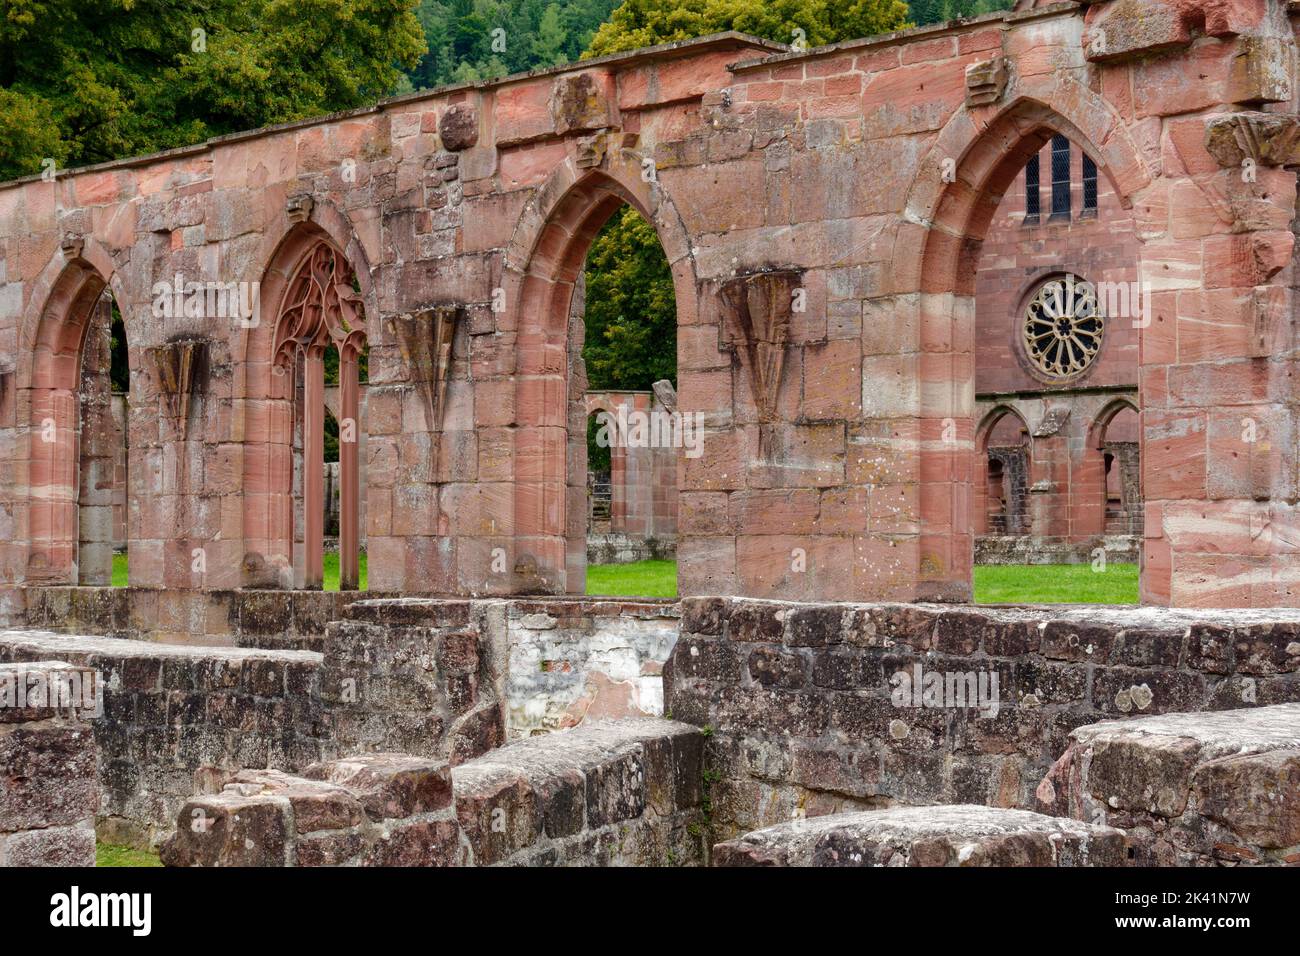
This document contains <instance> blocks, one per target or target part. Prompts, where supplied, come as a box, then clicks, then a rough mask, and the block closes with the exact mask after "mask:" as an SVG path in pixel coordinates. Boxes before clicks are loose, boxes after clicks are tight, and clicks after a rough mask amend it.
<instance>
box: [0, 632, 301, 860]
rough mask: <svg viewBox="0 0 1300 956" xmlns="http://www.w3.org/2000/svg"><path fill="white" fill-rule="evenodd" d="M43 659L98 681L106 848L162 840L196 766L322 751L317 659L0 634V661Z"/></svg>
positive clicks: (264, 763) (258, 762)
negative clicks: (92, 674)
mask: <svg viewBox="0 0 1300 956" xmlns="http://www.w3.org/2000/svg"><path fill="white" fill-rule="evenodd" d="M42 660H60V661H65V662H67V663H69V664H73V665H75V666H77V667H82V668H88V669H91V670H95V671H97V672H98V673H99V674H100V677H101V681H102V683H103V687H104V709H103V715H102V716H101V717H99V718H98V719H96V720H95V721H94V722H93V731H94V738H95V743H96V744H97V746H98V750H99V789H98V793H97V799H98V801H99V805H98V807H96V808H95V810H94V812H95V813H96V814H97V815H98V817H99V825H100V828H101V833H103V834H105V835H107V836H109V837H110V838H111V839H113V840H116V841H120V842H126V843H147V842H156V841H157V840H158V839H160V838H161V836H162V835H163V833H164V832H165V828H166V827H168V826H169V825H170V823H171V821H172V820H173V819H174V818H175V815H176V810H177V809H178V807H179V806H180V802H181V801H183V800H184V799H185V798H186V797H188V796H189V795H190V794H191V793H193V792H194V774H195V772H196V771H198V770H199V769H200V768H203V767H212V768H227V769H239V768H244V767H282V768H295V767H304V766H307V765H308V764H311V763H314V762H316V761H318V760H320V759H321V758H322V756H324V755H325V752H326V751H325V743H326V738H325V735H324V733H323V732H322V731H323V730H324V727H325V724H324V716H325V715H324V713H323V711H322V708H321V705H320V701H319V694H318V689H317V687H318V681H319V671H320V666H321V657H320V655H319V654H314V653H311V652H309V651H258V650H237V649H224V648H190V647H178V646H172V645H160V644H154V643H145V642H139V641H129V640H114V639H110V638H97V637H74V636H64V635H55V634H49V633H42V632H37V631H29V632H22V631H8V632H5V633H4V634H3V635H0V661H5V662H32V661H42Z"/></svg>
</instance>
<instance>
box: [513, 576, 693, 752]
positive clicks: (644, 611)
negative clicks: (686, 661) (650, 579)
mask: <svg viewBox="0 0 1300 956" xmlns="http://www.w3.org/2000/svg"><path fill="white" fill-rule="evenodd" d="M508 622H509V631H510V673H509V678H508V684H507V691H506V698H507V699H508V701H509V706H510V710H509V734H510V737H511V738H516V737H526V736H529V735H530V734H533V733H538V732H541V731H547V730H555V729H557V728H562V727H571V726H573V725H574V724H577V723H580V722H582V721H583V720H585V719H587V718H594V717H603V718H619V717H637V716H647V717H657V716H660V715H661V714H663V681H662V678H661V674H662V672H663V662H664V661H665V660H667V659H668V654H669V653H670V652H671V651H672V647H673V642H674V641H676V640H677V629H678V625H679V623H680V615H679V613H678V611H677V606H676V604H675V602H672V601H631V600H626V599H621V598H614V599H603V600H601V599H595V600H591V599H589V600H585V601H583V600H556V599H547V600H539V601H527V600H516V601H511V602H509V612H508Z"/></svg>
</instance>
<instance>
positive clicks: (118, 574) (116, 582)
mask: <svg viewBox="0 0 1300 956" xmlns="http://www.w3.org/2000/svg"><path fill="white" fill-rule="evenodd" d="M113 587H115V588H124V587H126V555H125V554H114V555H113Z"/></svg>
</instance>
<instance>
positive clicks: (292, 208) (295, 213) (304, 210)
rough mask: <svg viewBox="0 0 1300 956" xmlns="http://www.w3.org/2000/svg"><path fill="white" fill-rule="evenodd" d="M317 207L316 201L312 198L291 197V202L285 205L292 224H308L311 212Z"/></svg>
mask: <svg viewBox="0 0 1300 956" xmlns="http://www.w3.org/2000/svg"><path fill="white" fill-rule="evenodd" d="M315 205H316V200H314V199H312V197H311V196H308V195H305V194H304V195H301V196H290V197H289V201H288V202H286V203H285V206H284V208H285V212H286V213H288V215H289V221H290V222H306V221H307V220H308V219H310V218H311V211H312V209H313V208H314V207H315Z"/></svg>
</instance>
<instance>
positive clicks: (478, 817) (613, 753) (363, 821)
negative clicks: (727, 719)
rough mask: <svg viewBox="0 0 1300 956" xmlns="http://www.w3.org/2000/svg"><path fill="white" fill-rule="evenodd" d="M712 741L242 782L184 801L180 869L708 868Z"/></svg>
mask: <svg viewBox="0 0 1300 956" xmlns="http://www.w3.org/2000/svg"><path fill="white" fill-rule="evenodd" d="M702 755H703V735H702V734H701V733H700V732H699V731H698V730H697V729H695V728H694V727H688V726H686V725H684V724H675V723H672V722H670V721H663V720H627V721H592V722H590V723H587V724H584V725H583V726H582V727H579V728H575V729H573V730H569V731H564V732H560V733H555V734H549V735H546V736H543V737H535V738H532V739H529V740H523V741H519V742H518V743H514V744H511V745H509V746H507V747H504V748H502V749H500V750H494V751H492V752H491V753H489V754H485V755H483V756H480V757H477V758H475V759H473V760H470V761H467V762H466V763H463V764H461V765H460V766H459V767H451V766H450V765H449V764H448V763H446V762H445V761H441V762H440V761H436V760H431V759H428V758H417V757H412V756H409V755H405V754H367V755H362V756H358V757H354V758H349V759H345V760H336V761H331V762H328V763H323V764H319V765H317V766H313V767H310V768H308V769H307V770H306V772H305V773H304V774H303V776H302V777H295V776H290V775H288V774H282V773H277V772H274V771H269V772H268V771H260V772H256V771H255V772H250V771H244V772H242V773H239V774H235V775H233V777H230V778H225V779H222V780H219V781H216V783H217V785H218V786H217V787H214V789H216V790H217V791H218V792H215V793H213V794H210V795H199V796H196V797H194V798H193V799H191V800H189V801H187V802H186V804H185V806H184V807H182V808H181V810H180V813H179V815H178V816H177V818H176V831H175V834H174V835H173V836H172V837H170V838H169V839H168V840H167V842H166V843H165V844H164V847H163V852H162V857H163V861H164V862H165V863H167V864H168V865H170V866H340V865H359V866H497V865H530V866H565V865H567V866H609V865H618V864H629V865H642V866H662V865H674V864H676V865H687V864H696V865H698V864H700V863H702V862H703V861H704V828H703V822H704V815H703V811H702V809H701V797H702V792H703V791H702Z"/></svg>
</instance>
